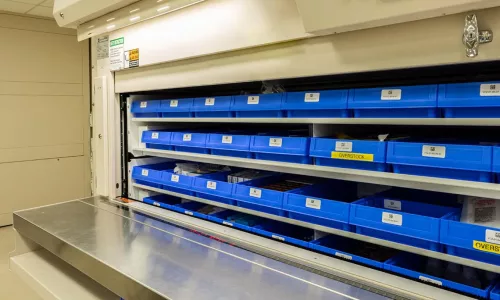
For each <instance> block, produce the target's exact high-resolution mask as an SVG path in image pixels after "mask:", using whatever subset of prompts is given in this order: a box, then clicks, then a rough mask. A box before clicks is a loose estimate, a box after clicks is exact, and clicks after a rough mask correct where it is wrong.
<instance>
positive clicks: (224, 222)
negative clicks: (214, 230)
mask: <svg viewBox="0 0 500 300" xmlns="http://www.w3.org/2000/svg"><path fill="white" fill-rule="evenodd" d="M222 224H224V225H227V226H231V227H233V223H229V222H228V221H222Z"/></svg>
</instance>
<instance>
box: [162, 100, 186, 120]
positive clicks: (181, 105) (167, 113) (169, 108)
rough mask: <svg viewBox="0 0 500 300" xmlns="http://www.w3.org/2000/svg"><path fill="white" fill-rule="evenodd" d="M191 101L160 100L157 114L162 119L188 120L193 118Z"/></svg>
mask: <svg viewBox="0 0 500 300" xmlns="http://www.w3.org/2000/svg"><path fill="white" fill-rule="evenodd" d="M192 109H193V99H170V100H161V107H160V109H159V112H161V116H162V117H163V118H190V117H192V116H193V114H192V112H191V110H192Z"/></svg>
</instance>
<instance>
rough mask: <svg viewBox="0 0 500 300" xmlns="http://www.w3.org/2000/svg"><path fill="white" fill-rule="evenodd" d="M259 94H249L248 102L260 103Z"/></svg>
mask: <svg viewBox="0 0 500 300" xmlns="http://www.w3.org/2000/svg"><path fill="white" fill-rule="evenodd" d="M259 98H260V97H259V96H249V97H248V99H247V104H259Z"/></svg>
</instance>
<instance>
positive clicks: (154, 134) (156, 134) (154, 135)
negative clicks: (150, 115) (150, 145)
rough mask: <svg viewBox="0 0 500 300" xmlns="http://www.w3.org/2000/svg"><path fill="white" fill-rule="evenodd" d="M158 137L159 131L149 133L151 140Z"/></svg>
mask: <svg viewBox="0 0 500 300" xmlns="http://www.w3.org/2000/svg"><path fill="white" fill-rule="evenodd" d="M159 137H160V133H159V132H153V133H151V138H152V139H153V140H157V139H158V138H159Z"/></svg>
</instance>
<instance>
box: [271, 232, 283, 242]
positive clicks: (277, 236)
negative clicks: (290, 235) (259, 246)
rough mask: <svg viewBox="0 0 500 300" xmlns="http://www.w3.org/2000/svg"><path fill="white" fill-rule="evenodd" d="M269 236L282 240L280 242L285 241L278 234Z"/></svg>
mask: <svg viewBox="0 0 500 300" xmlns="http://www.w3.org/2000/svg"><path fill="white" fill-rule="evenodd" d="M271 237H272V238H273V239H277V240H280V241H282V242H284V241H285V238H284V237H282V236H279V235H275V234H273V235H271Z"/></svg>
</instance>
